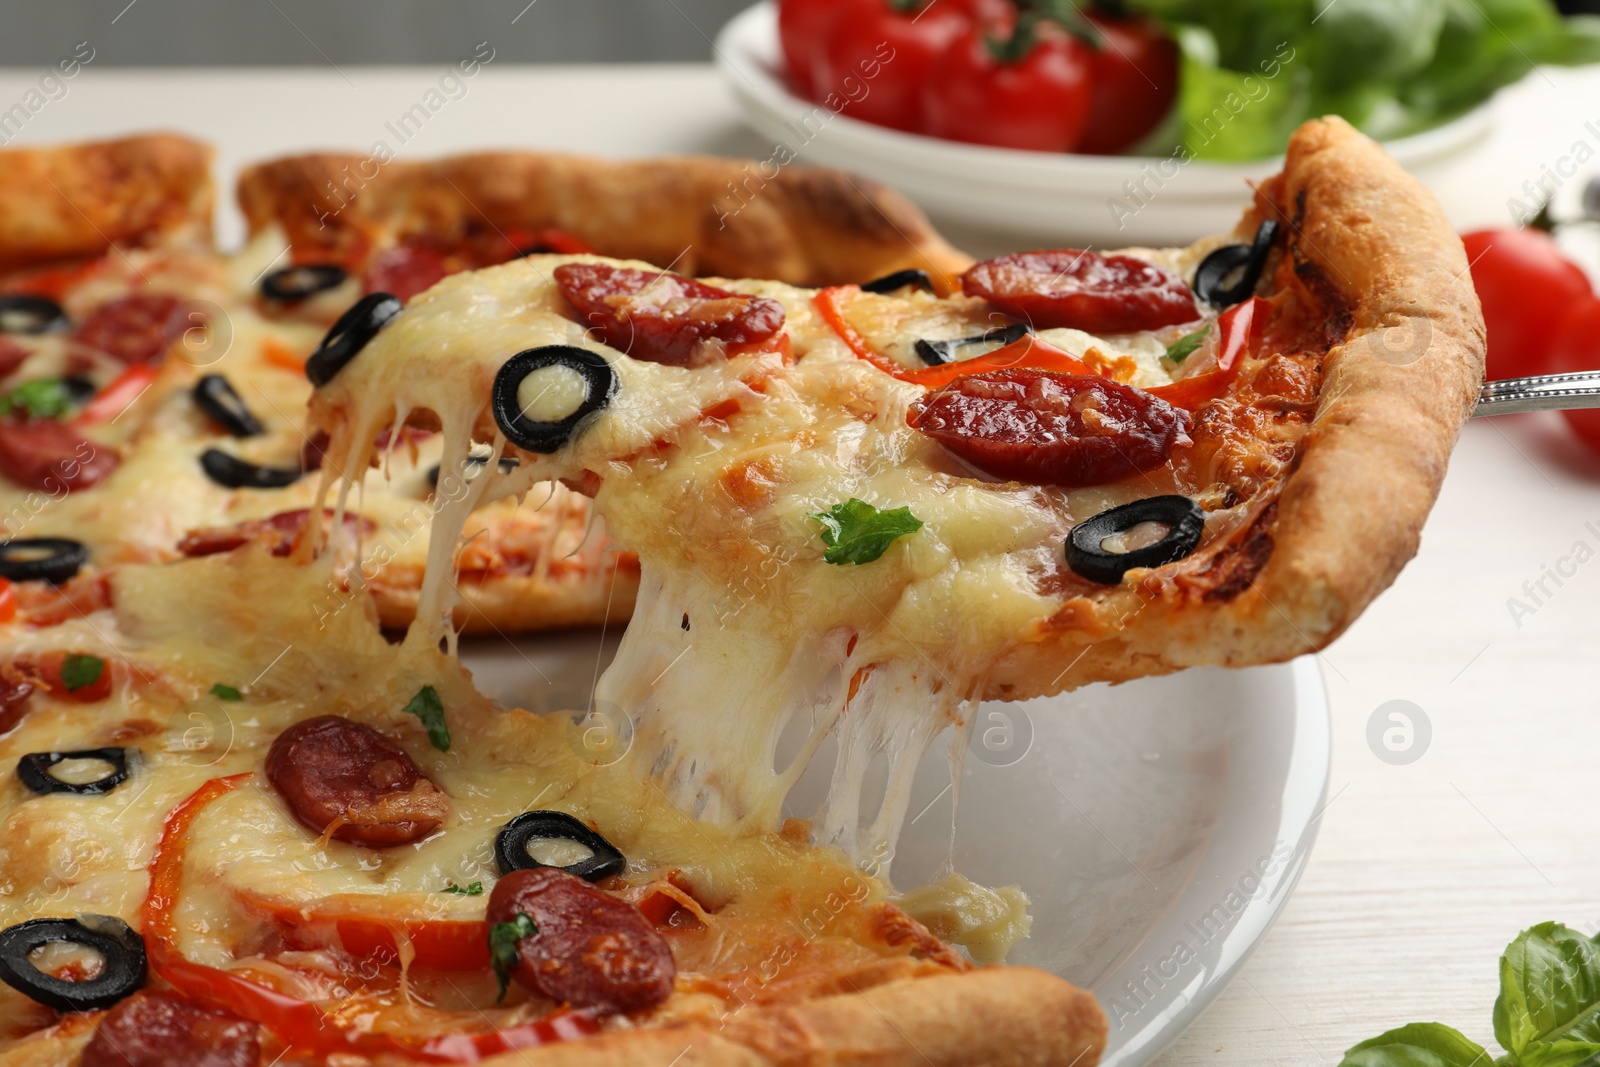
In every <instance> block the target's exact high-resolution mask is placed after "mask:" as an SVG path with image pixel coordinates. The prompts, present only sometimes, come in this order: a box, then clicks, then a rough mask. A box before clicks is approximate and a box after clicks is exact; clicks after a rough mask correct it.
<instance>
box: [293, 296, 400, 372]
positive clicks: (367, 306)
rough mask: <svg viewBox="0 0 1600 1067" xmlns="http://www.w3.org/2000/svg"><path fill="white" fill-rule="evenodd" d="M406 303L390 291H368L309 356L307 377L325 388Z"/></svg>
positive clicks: (341, 316)
mask: <svg viewBox="0 0 1600 1067" xmlns="http://www.w3.org/2000/svg"><path fill="white" fill-rule="evenodd" d="M404 307H405V305H404V304H402V303H401V302H400V300H399V298H398V297H396V296H394V295H393V294H390V293H368V294H367V295H366V296H364V297H362V298H361V299H360V300H357V301H356V302H355V303H354V304H352V305H350V309H349V310H348V311H346V312H345V313H344V314H343V315H340V316H339V321H337V322H335V323H334V324H333V327H332V329H330V330H329V331H328V332H327V334H326V335H325V336H324V337H323V338H322V343H321V344H320V345H318V346H317V350H316V351H315V352H313V353H311V357H310V358H309V359H307V360H306V377H307V378H309V379H310V380H311V384H312V385H314V386H317V387H318V388H321V387H322V386H324V385H327V384H328V383H329V382H331V381H333V379H334V377H335V376H336V375H338V373H339V372H340V371H342V370H344V368H345V365H346V364H348V363H349V362H350V361H351V360H352V359H355V358H356V356H358V355H360V354H361V350H362V349H363V348H365V347H367V342H368V341H370V340H372V339H373V338H374V337H376V336H377V335H378V331H379V330H381V329H383V327H384V326H385V325H386V324H387V323H388V321H389V320H390V319H392V318H394V317H395V316H396V315H398V314H400V311H401V309H403V308H404Z"/></svg>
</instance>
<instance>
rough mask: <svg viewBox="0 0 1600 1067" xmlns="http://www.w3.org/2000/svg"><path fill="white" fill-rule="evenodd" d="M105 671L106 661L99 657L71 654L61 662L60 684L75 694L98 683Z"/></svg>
mask: <svg viewBox="0 0 1600 1067" xmlns="http://www.w3.org/2000/svg"><path fill="white" fill-rule="evenodd" d="M105 669H106V661H105V660H103V659H101V658H100V657H99V656H86V655H83V654H81V653H77V652H73V653H71V654H69V655H68V656H67V657H66V658H64V659H63V660H62V661H61V684H62V685H64V686H66V687H67V689H68V690H71V691H73V692H76V691H77V690H79V689H82V688H84V687H85V686H91V685H93V684H94V683H96V682H98V681H99V680H100V675H102V674H104V673H105Z"/></svg>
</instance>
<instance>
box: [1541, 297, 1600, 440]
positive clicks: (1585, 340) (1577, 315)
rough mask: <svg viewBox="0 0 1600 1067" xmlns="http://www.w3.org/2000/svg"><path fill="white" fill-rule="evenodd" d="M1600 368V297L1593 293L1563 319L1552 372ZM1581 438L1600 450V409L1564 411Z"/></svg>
mask: <svg viewBox="0 0 1600 1067" xmlns="http://www.w3.org/2000/svg"><path fill="white" fill-rule="evenodd" d="M1597 369H1600V299H1596V298H1595V297H1590V298H1589V299H1587V300H1584V301H1582V302H1580V303H1579V304H1578V306H1577V307H1575V308H1573V309H1572V311H1571V312H1570V313H1569V314H1568V315H1567V316H1566V317H1565V318H1563V319H1562V320H1561V322H1560V324H1559V325H1558V327H1557V329H1556V335H1555V339H1554V341H1553V342H1552V343H1551V346H1550V360H1549V365H1548V366H1547V367H1546V370H1548V371H1549V373H1551V374H1570V373H1572V372H1573V371H1581V370H1597ZM1561 417H1562V418H1563V419H1566V420H1567V425H1568V426H1570V427H1572V432H1573V433H1575V434H1577V435H1578V440H1580V441H1582V442H1583V443H1584V444H1586V445H1588V446H1589V447H1590V448H1591V449H1593V450H1594V451H1596V452H1600V409H1592V408H1591V409H1587V410H1583V411H1563V412H1562V413H1561Z"/></svg>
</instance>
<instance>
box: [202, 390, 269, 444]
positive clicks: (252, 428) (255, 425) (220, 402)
mask: <svg viewBox="0 0 1600 1067" xmlns="http://www.w3.org/2000/svg"><path fill="white" fill-rule="evenodd" d="M194 402H195V406H196V407H198V408H199V409H200V410H201V411H203V412H205V413H206V415H207V416H208V417H210V418H211V420H212V421H213V422H215V423H216V424H217V425H218V426H221V427H222V428H223V429H224V430H227V431H228V432H229V433H231V434H232V435H233V436H235V437H254V436H256V435H257V434H259V433H261V432H262V426H261V421H260V420H259V419H257V418H256V417H255V416H254V415H253V414H251V413H250V409H249V408H247V407H245V404H244V401H243V400H242V399H241V398H240V397H239V394H238V393H237V392H235V391H234V388H233V386H232V385H231V384H230V383H229V382H228V379H226V378H224V377H223V376H222V375H220V374H207V375H206V376H205V377H203V378H201V379H200V380H199V381H198V382H195V383H194Z"/></svg>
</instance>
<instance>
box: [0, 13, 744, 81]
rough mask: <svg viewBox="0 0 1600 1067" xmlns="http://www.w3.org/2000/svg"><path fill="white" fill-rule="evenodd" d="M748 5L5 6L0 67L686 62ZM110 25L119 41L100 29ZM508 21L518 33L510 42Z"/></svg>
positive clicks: (699, 55)
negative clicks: (69, 53)
mask: <svg viewBox="0 0 1600 1067" xmlns="http://www.w3.org/2000/svg"><path fill="white" fill-rule="evenodd" d="M746 6H748V2H747V0H532V2H529V0H450V2H449V3H440V2H438V0H385V2H384V3H383V4H382V5H381V6H377V5H374V4H372V3H370V2H368V0H265V2H260V0H258V2H256V3H249V4H243V3H217V2H215V0H133V2H132V3H129V2H128V0H61V2H56V3H39V2H38V0H4V2H3V3H0V26H3V27H4V31H3V32H0V65H6V66H12V65H34V64H41V63H50V62H54V61H55V60H56V59H57V58H58V57H59V55H60V54H61V52H62V50H63V48H64V47H65V46H66V45H68V44H70V43H73V42H76V41H81V40H83V39H84V38H86V37H92V38H93V39H94V40H95V41H96V42H97V44H98V45H103V47H102V48H101V54H100V55H99V56H97V57H96V59H95V62H97V63H103V64H105V65H107V66H152V65H154V66H180V67H194V66H235V65H240V64H251V65H272V66H282V65H301V64H305V65H315V64H329V63H338V64H344V63H349V64H363V63H383V64H394V63H444V62H449V61H452V60H455V59H458V58H460V57H461V56H462V55H464V54H467V53H469V52H471V50H472V46H473V45H474V44H476V43H477V42H479V41H482V40H484V39H486V38H489V37H493V38H494V41H495V46H496V48H497V49H498V50H499V53H500V55H499V56H498V57H497V58H498V59H501V60H504V61H508V62H511V63H624V62H640V61H647V62H648V61H654V62H667V61H691V60H705V59H709V58H710V57H711V38H712V37H714V36H715V35H716V32H717V30H718V29H719V28H720V27H721V26H722V24H723V23H724V22H726V21H727V20H728V19H729V18H731V17H732V16H733V15H734V14H735V13H736V12H738V11H739V10H740V9H741V8H743V7H746ZM111 19H115V20H116V26H117V32H116V33H115V34H108V33H106V32H105V28H106V26H107V23H108V21H109V20H111ZM513 22H514V24H515V27H516V32H514V33H508V32H506V31H507V27H508V26H510V25H512V24H513Z"/></svg>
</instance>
